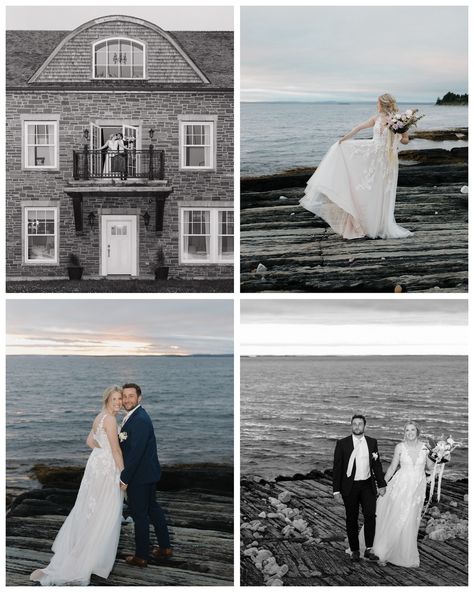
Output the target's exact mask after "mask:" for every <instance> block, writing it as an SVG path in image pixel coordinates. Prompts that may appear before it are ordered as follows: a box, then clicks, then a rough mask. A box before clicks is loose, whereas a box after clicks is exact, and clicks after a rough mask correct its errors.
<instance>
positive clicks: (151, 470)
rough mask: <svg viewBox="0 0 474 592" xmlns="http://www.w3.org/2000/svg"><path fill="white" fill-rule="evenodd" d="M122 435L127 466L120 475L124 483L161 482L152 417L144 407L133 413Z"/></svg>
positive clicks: (124, 462)
mask: <svg viewBox="0 0 474 592" xmlns="http://www.w3.org/2000/svg"><path fill="white" fill-rule="evenodd" d="M120 433H121V434H122V438H121V439H120V448H121V449H122V455H123V464H124V465H125V468H124V470H123V471H122V473H121V474H120V480H121V481H122V483H126V484H127V485H128V484H129V483H132V482H133V483H134V484H136V485H142V484H145V483H156V482H157V481H159V480H160V473H161V470H160V462H159V460H158V453H157V451H156V439H155V432H154V430H153V424H152V422H151V419H150V416H149V415H148V413H147V412H146V411H145V409H143V407H139V408H138V409H137V410H136V411H134V412H133V413H132V415H131V416H130V418H129V419H128V420H127V421H126V423H125V425H124V426H123V427H122V428H121V430H120ZM124 436H126V437H125V438H124Z"/></svg>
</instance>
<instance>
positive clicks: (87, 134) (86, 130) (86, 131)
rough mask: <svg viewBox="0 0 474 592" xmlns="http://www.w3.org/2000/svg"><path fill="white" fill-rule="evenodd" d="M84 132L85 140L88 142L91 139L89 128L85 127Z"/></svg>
mask: <svg viewBox="0 0 474 592" xmlns="http://www.w3.org/2000/svg"><path fill="white" fill-rule="evenodd" d="M82 133H83V134H84V140H85V141H86V142H88V141H89V130H88V129H87V128H85V129H84V131H83V132H82Z"/></svg>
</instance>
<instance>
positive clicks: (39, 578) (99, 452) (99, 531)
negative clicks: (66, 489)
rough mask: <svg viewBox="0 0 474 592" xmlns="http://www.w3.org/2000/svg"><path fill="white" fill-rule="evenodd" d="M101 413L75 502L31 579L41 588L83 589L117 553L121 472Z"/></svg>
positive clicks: (107, 570)
mask: <svg viewBox="0 0 474 592" xmlns="http://www.w3.org/2000/svg"><path fill="white" fill-rule="evenodd" d="M105 417H106V414H104V415H103V416H102V417H101V419H100V420H99V424H98V427H97V431H96V432H95V433H94V438H95V439H96V441H97V442H98V444H99V446H100V448H94V449H93V450H92V452H91V455H90V456H89V460H88V461H87V464H86V468H85V471H84V476H83V478H82V482H81V486H80V488H79V492H78V494H77V499H76V503H75V505H74V507H73V509H72V510H71V513H70V514H69V516H68V517H67V518H66V520H65V522H64V524H63V525H62V527H61V529H60V531H59V532H58V535H57V537H56V540H55V541H54V543H53V547H52V550H53V552H54V556H53V558H52V559H51V563H50V564H49V565H48V566H47V567H45V568H43V569H38V570H36V571H35V572H33V573H32V574H31V576H30V580H33V581H36V582H40V583H41V585H42V586H52V585H55V586H61V585H66V584H69V585H71V584H73V585H78V586H87V585H88V584H89V581H90V577H91V574H96V575H98V576H100V577H102V578H107V577H108V575H109V573H110V572H111V570H112V567H113V565H114V562H115V557H116V554H117V547H118V542H119V537H120V528H121V523H122V505H123V494H122V491H121V490H120V486H119V484H120V473H119V471H118V469H117V467H116V465H115V462H114V459H113V456H112V449H111V447H110V443H109V440H108V438H107V434H106V432H105V429H104V425H103V424H104V419H105Z"/></svg>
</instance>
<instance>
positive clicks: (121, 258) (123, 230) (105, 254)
mask: <svg viewBox="0 0 474 592" xmlns="http://www.w3.org/2000/svg"><path fill="white" fill-rule="evenodd" d="M101 231H102V275H137V217H136V216H128V215H127V216H125V215H124V216H122V215H110V216H109V215H107V216H105V215H104V216H102V229H101Z"/></svg>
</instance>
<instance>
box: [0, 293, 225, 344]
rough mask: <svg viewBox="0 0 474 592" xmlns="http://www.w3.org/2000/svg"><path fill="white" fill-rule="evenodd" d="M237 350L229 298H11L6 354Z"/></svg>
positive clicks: (8, 307) (8, 309)
mask: <svg viewBox="0 0 474 592" xmlns="http://www.w3.org/2000/svg"><path fill="white" fill-rule="evenodd" d="M208 353H209V354H231V353H233V302H232V301H231V300H187V299H186V300H184V299H183V300H182V299H179V300H94V299H89V300H8V301H7V354H9V355H12V354H30V355H37V354H40V355H41V354H43V355H163V354H175V355H189V354H208Z"/></svg>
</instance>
